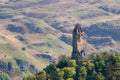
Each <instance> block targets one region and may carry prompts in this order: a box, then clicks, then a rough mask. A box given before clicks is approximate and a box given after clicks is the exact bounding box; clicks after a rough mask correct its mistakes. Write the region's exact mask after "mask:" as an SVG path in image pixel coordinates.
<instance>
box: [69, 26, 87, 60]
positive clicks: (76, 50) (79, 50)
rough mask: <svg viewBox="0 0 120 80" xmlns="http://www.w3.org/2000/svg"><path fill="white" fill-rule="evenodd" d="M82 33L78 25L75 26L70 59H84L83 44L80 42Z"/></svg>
mask: <svg viewBox="0 0 120 80" xmlns="http://www.w3.org/2000/svg"><path fill="white" fill-rule="evenodd" d="M82 36H83V31H82V29H81V25H80V24H76V26H75V28H74V30H73V52H72V56H71V58H72V59H77V58H83V57H85V52H84V47H83V42H82Z"/></svg>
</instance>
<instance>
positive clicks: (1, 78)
mask: <svg viewBox="0 0 120 80" xmlns="http://www.w3.org/2000/svg"><path fill="white" fill-rule="evenodd" d="M0 80H9V78H8V76H7V75H6V74H4V73H3V72H1V71H0Z"/></svg>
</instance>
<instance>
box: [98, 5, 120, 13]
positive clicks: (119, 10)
mask: <svg viewBox="0 0 120 80" xmlns="http://www.w3.org/2000/svg"><path fill="white" fill-rule="evenodd" d="M99 9H102V10H104V11H106V12H111V13H114V14H120V9H119V8H114V7H113V8H111V7H108V6H100V7H99Z"/></svg>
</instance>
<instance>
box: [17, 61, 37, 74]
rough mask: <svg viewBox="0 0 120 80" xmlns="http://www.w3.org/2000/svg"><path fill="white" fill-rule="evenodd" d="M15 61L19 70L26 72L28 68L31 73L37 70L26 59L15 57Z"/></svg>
mask: <svg viewBox="0 0 120 80" xmlns="http://www.w3.org/2000/svg"><path fill="white" fill-rule="evenodd" d="M15 60H16V63H17V64H18V66H19V68H20V70H21V71H23V72H26V71H27V70H29V71H30V72H31V73H34V74H35V73H36V72H37V71H38V70H37V69H36V68H35V66H34V65H32V64H30V63H29V62H27V61H24V60H20V59H15Z"/></svg>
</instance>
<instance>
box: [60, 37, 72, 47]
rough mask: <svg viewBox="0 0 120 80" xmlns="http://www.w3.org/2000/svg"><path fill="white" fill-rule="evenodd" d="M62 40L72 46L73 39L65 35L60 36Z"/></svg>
mask: <svg viewBox="0 0 120 80" xmlns="http://www.w3.org/2000/svg"><path fill="white" fill-rule="evenodd" d="M60 40H62V41H63V42H65V43H66V44H68V45H71V46H72V39H71V38H70V37H67V36H65V35H62V36H60Z"/></svg>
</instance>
